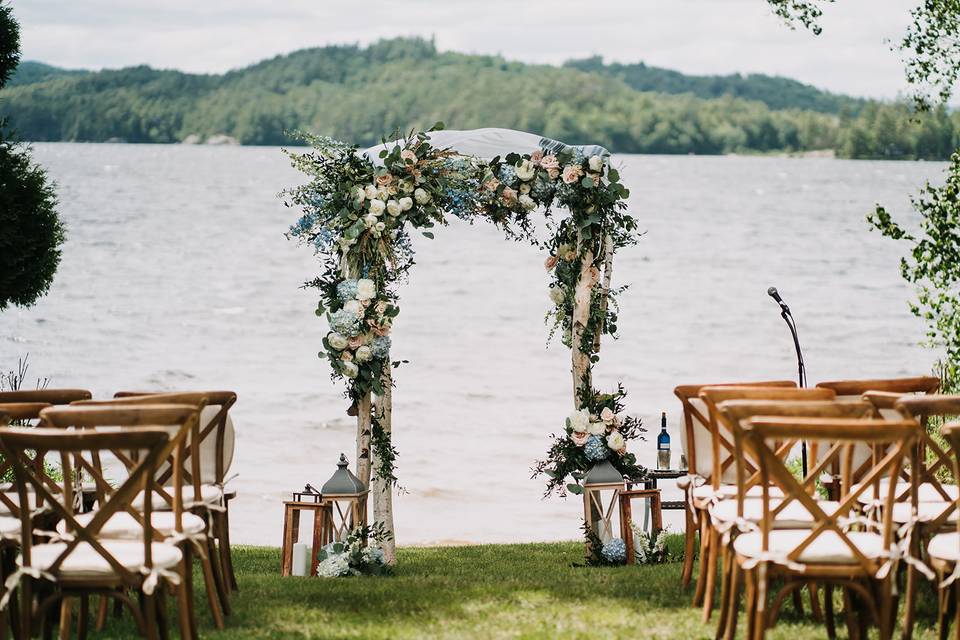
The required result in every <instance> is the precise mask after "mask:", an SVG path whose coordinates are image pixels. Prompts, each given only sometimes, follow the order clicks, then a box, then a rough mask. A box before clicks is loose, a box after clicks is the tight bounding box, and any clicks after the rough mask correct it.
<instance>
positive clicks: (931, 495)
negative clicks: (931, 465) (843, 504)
mask: <svg viewBox="0 0 960 640" xmlns="http://www.w3.org/2000/svg"><path fill="white" fill-rule="evenodd" d="M879 484H880V499H881V500H883V499H885V498H886V497H887V487H888V486H889V484H890V483H889V482H888V481H886V480H881V481H880V483H879ZM941 486H942V487H943V490H944V492H945V493H946V494H947V496H948V497H949V498H951V499H953V500H956V499H957V496H958V488H957V485H955V484H944V485H941ZM859 488H860V485H859V484H855V485H853V487H852V491H856V490H857V489H859ZM896 492H897V493H896V495H897V496H901V495H906V496H909V495H910V483H909V482H898V483H897V488H896ZM857 499H858V500H859V501H860V502H861V503H863V504H867V503H870V502H873V487H868V488H867V489H866V490H865V491H864V492H863V493H862V494H860V495H859V496H857ZM917 500H919V501H920V502H943V495H941V493H940V492H939V491H937V489H936V487H934V486H933V485H932V484H930V483H929V482H924V483H923V484H921V485H920V486H919V487H917Z"/></svg>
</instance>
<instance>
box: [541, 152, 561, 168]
mask: <svg viewBox="0 0 960 640" xmlns="http://www.w3.org/2000/svg"><path fill="white" fill-rule="evenodd" d="M540 166H541V167H543V168H544V169H559V168H560V161H559V160H557V156H555V155H553V154H550V155H548V156H543V159H542V160H540Z"/></svg>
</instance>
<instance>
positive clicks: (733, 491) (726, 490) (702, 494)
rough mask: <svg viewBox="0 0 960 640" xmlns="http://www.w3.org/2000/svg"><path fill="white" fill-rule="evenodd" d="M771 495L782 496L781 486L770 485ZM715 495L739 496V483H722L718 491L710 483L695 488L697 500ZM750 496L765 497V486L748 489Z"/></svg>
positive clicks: (719, 497)
mask: <svg viewBox="0 0 960 640" xmlns="http://www.w3.org/2000/svg"><path fill="white" fill-rule="evenodd" d="M770 495H771V496H773V497H775V498H782V497H783V491H782V490H781V489H780V487H770ZM714 496H716V497H717V498H718V499H721V500H723V499H726V498H736V497H737V485H735V484H722V485H720V489H719V490H718V491H714V490H713V487H712V486H710V485H709V484H703V485H700V486H699V487H695V488H694V489H693V498H694V499H695V500H710V499H712V498H713V497H714ZM747 497H748V498H761V497H763V487H760V486H754V487H750V488H749V489H747Z"/></svg>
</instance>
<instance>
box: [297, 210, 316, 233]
mask: <svg viewBox="0 0 960 640" xmlns="http://www.w3.org/2000/svg"><path fill="white" fill-rule="evenodd" d="M316 223H317V218H316V216H315V215H314V214H313V213H306V214H304V215H303V217H301V218H300V219H299V220H297V223H296V224H294V225H292V226H291V227H290V235H291V236H294V237H295V238H299V237H300V236H305V235H307V234H308V233H310V232H311V231H312V230H313V226H314V225H315V224H316Z"/></svg>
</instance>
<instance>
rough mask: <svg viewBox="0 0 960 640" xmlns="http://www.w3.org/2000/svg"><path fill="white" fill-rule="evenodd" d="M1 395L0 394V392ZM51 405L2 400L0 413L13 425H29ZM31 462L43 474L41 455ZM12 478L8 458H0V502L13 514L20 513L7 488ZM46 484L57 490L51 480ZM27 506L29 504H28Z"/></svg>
mask: <svg viewBox="0 0 960 640" xmlns="http://www.w3.org/2000/svg"><path fill="white" fill-rule="evenodd" d="M0 395H2V394H0ZM49 406H52V405H51V404H49V403H46V402H3V403H0V413H2V414H5V415H6V416H7V418H8V420H9V423H8V424H11V425H14V426H24V425H30V424H31V422H33V421H38V420H39V418H40V412H41V411H43V410H44V409H46V408H47V407H49ZM31 462H32V463H33V464H34V465H35V468H36V471H37V473H38V474H40V475H41V476H44V475H45V473H44V461H43V457H42V456H36V455H34V458H33V460H31ZM12 479H13V464H12V462H11V461H10V460H8V459H6V458H4V459H2V460H0V480H2V481H3V483H4V486H3V488H2V489H0V504H3V506H4V507H6V509H7V511H8V512H9V513H11V514H13V515H14V516H16V515H18V514H19V513H20V504H21V503H20V502H18V501H17V500H14V499H13V497H14V492H13V491H10V490H9V488H10V487H9V486H8V485H7V483H8V482H10V481H12ZM48 486H49V487H50V488H51V490H53V491H54V492H57V491H59V489H58V488H57V487H56V485H55V484H54V483H52V482H50V483H48ZM38 499H39V498H38V496H36V495H34V505H33V508H36V507H37V506H38V505H37V500H38ZM28 508H30V505H29V504H28Z"/></svg>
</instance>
